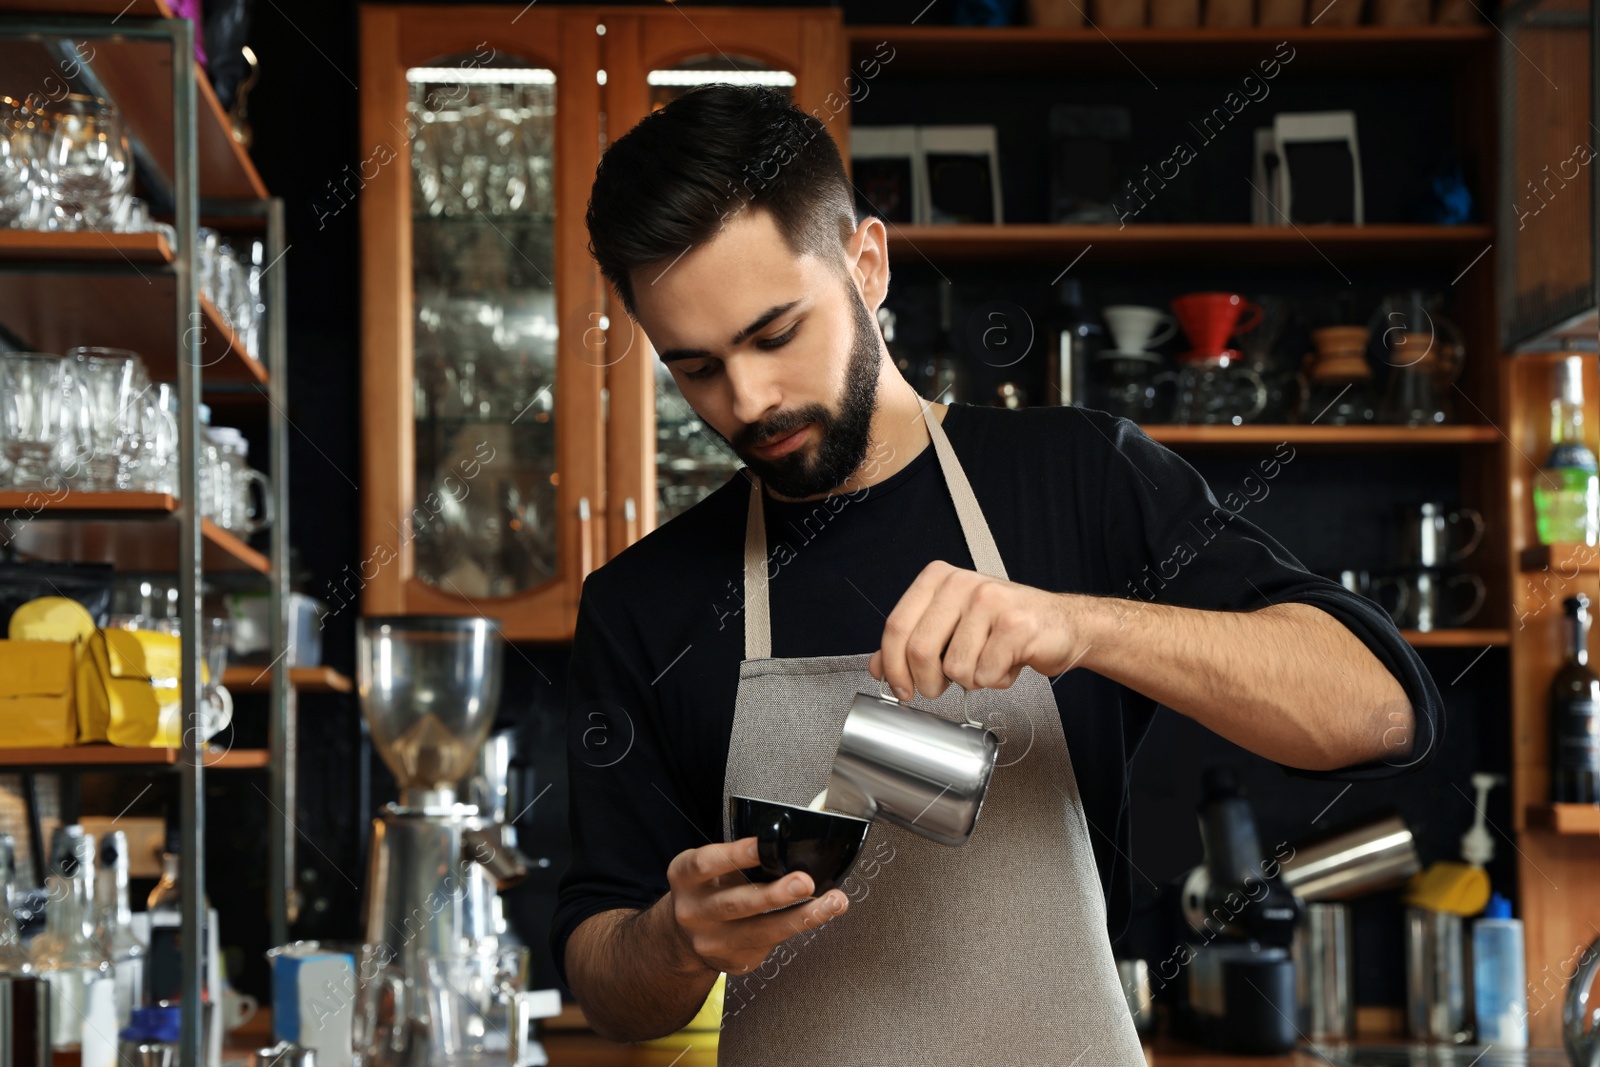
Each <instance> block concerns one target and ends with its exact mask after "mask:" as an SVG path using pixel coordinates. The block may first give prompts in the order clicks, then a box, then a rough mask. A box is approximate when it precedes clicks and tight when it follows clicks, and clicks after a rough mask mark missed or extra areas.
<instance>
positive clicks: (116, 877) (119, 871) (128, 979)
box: [94, 830, 145, 1029]
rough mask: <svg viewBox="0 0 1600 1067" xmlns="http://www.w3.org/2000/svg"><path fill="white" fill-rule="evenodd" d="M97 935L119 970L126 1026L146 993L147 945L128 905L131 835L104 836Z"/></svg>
mask: <svg viewBox="0 0 1600 1067" xmlns="http://www.w3.org/2000/svg"><path fill="white" fill-rule="evenodd" d="M94 910H95V936H97V937H98V938H99V939H100V946H101V947H102V948H103V949H105V952H106V955H107V956H108V957H110V959H111V964H112V966H113V967H114V968H116V979H117V986H116V989H117V1027H118V1028H119V1029H120V1028H122V1027H124V1026H127V1025H128V1023H129V1022H130V1021H131V1020H132V1019H133V1009H134V1008H136V1007H138V1006H139V1003H140V998H141V997H142V996H143V994H144V958H145V944H144V942H143V941H141V940H140V939H139V935H138V934H135V933H134V932H133V909H132V908H131V907H130V906H129V905H128V836H127V835H126V834H124V833H123V832H122V831H121V830H112V831H111V832H109V833H107V834H103V835H101V839H100V869H99V870H98V871H97V872H96V873H95V880H94Z"/></svg>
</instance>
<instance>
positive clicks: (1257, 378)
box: [1239, 367, 1271, 422]
mask: <svg viewBox="0 0 1600 1067" xmlns="http://www.w3.org/2000/svg"><path fill="white" fill-rule="evenodd" d="M1239 374H1240V376H1241V377H1244V378H1250V379H1253V380H1254V386H1255V394H1256V399H1255V403H1253V404H1251V406H1250V410H1249V411H1247V412H1245V414H1244V421H1245V422H1249V421H1250V420H1252V419H1254V418H1255V417H1256V416H1257V415H1260V414H1261V413H1262V412H1263V411H1265V410H1267V399H1268V397H1270V396H1271V393H1270V392H1269V391H1268V390H1267V380H1266V379H1265V378H1263V377H1262V376H1261V375H1260V374H1257V373H1256V372H1255V371H1253V370H1251V369H1250V368H1249V367H1243V368H1241V369H1240V371H1239Z"/></svg>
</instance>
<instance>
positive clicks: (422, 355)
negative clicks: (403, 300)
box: [406, 56, 560, 600]
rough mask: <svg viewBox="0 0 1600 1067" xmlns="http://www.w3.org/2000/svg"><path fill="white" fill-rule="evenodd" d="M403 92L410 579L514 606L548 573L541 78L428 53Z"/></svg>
mask: <svg viewBox="0 0 1600 1067" xmlns="http://www.w3.org/2000/svg"><path fill="white" fill-rule="evenodd" d="M406 85H407V90H408V99H407V112H408V117H409V121H410V124H411V129H410V131H409V132H410V134H411V137H410V151H411V178H412V180H411V212H410V213H411V238H412V243H411V248H412V259H411V279H412V292H411V304H412V309H413V321H412V345H413V353H414V355H413V359H414V380H413V385H412V388H413V391H414V395H413V404H412V406H413V414H414V420H415V427H414V432H415V439H414V453H415V471H414V474H415V486H414V491H415V500H416V502H417V514H418V517H419V519H420V520H422V521H418V522H417V524H416V530H415V542H414V544H415V557H414V561H415V562H414V567H415V570H414V573H415V576H416V578H417V579H418V580H420V581H422V582H424V583H426V584H428V585H430V586H433V587H435V588H436V589H438V590H439V591H440V592H441V593H445V594H448V595H451V596H456V597H463V598H469V599H474V600H475V599H477V598H479V597H507V596H514V595H516V594H519V593H523V592H525V591H527V590H529V589H532V588H535V587H537V586H539V585H541V584H543V583H546V582H549V581H552V580H555V579H557V578H558V577H559V576H560V560H559V558H558V551H557V544H558V538H557V529H558V518H559V516H558V511H557V487H558V485H559V484H560V471H559V470H558V469H557V465H556V404H555V399H556V386H557V383H556V342H557V321H558V319H557V312H556V292H555V281H554V279H555V276H556V270H555V251H554V239H555V235H554V223H555V201H554V176H555V165H556V159H555V109H556V77H555V74H554V72H552V71H550V70H547V69H542V68H539V67H535V66H492V67H486V66H480V65H477V63H476V61H475V57H473V56H443V57H440V58H439V59H437V60H434V61H431V62H430V63H428V65H426V66H418V67H411V68H409V69H408V70H407V71H406Z"/></svg>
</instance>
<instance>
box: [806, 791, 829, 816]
mask: <svg viewBox="0 0 1600 1067" xmlns="http://www.w3.org/2000/svg"><path fill="white" fill-rule="evenodd" d="M827 803H828V791H827V790H826V789H824V790H823V791H822V792H820V793H818V794H817V795H816V796H814V797H812V798H811V803H809V804H807V805H806V807H808V808H810V809H811V810H812V811H821V810H822V809H823V807H824V806H826V805H827Z"/></svg>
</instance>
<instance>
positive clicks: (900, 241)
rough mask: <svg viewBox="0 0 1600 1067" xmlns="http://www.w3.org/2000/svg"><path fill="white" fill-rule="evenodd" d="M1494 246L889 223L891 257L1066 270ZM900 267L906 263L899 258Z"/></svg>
mask: <svg viewBox="0 0 1600 1067" xmlns="http://www.w3.org/2000/svg"><path fill="white" fill-rule="evenodd" d="M1493 240H1494V228H1493V227H1492V226H1480V225H1466V226H1429V225H1409V224H1374V225H1370V226H1334V225H1328V226H1299V227H1292V226H1251V225H1247V224H1244V223H1182V224H1172V225H1168V224H1154V223H1152V224H1137V223H1135V224H1131V225H1128V226H1124V227H1120V228H1119V227H1117V226H1114V225H1111V224H1109V223H1108V224H1104V225H1098V226H1095V225H1079V226H1065V225H1062V226H1057V225H1051V224H1048V223H1006V224H1004V225H999V226H992V225H970V224H969V225H959V226H908V225H900V224H897V223H891V224H889V252H890V255H891V257H893V256H900V257H909V258H911V259H915V258H917V257H919V256H920V257H924V258H926V259H928V260H940V261H951V262H964V261H967V262H970V261H990V260H1005V261H1007V262H1012V263H1015V262H1026V261H1029V260H1034V261H1039V260H1049V261H1059V262H1060V263H1061V265H1062V267H1066V266H1067V265H1068V264H1069V263H1070V262H1072V260H1073V258H1074V257H1075V256H1077V255H1079V254H1080V253H1083V252H1084V249H1085V248H1086V247H1087V248H1089V249H1090V250H1089V252H1088V253H1087V254H1086V255H1085V257H1084V261H1085V263H1090V262H1093V263H1112V262H1115V263H1130V262H1139V263H1148V262H1150V261H1151V260H1152V259H1153V258H1158V257H1161V256H1170V257H1172V258H1173V259H1174V260H1190V259H1193V258H1194V257H1196V256H1204V257H1205V259H1206V260H1207V261H1209V262H1216V263H1248V264H1263V263H1266V264H1275V263H1320V262H1323V261H1324V260H1325V259H1330V260H1333V261H1334V262H1335V263H1338V264H1341V265H1342V264H1347V263H1356V262H1367V263H1393V262H1398V261H1407V262H1423V261H1438V260H1447V261H1457V260H1459V261H1461V262H1462V265H1463V266H1465V265H1466V263H1467V262H1469V261H1470V260H1471V259H1472V258H1473V257H1474V256H1477V255H1480V254H1482V252H1483V251H1484V249H1486V248H1487V247H1488V246H1489V244H1490V243H1491V242H1492V241H1493ZM902 262H904V259H902Z"/></svg>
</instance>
